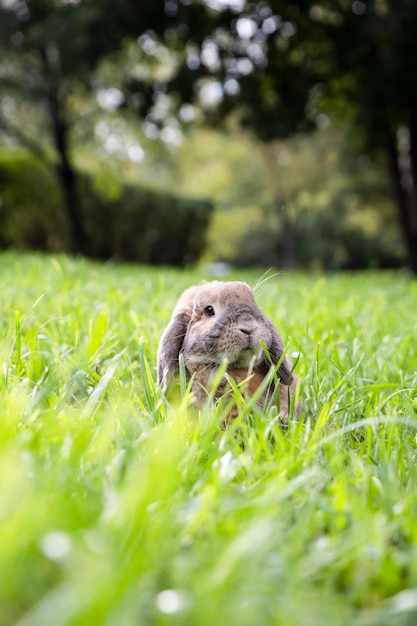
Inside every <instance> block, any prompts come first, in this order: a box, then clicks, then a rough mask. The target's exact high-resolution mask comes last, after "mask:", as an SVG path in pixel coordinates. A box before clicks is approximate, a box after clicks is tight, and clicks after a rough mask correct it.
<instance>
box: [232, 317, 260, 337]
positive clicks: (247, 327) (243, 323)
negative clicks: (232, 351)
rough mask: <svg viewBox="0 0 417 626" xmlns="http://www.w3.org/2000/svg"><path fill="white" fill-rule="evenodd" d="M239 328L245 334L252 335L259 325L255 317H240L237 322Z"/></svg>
mask: <svg viewBox="0 0 417 626" xmlns="http://www.w3.org/2000/svg"><path fill="white" fill-rule="evenodd" d="M237 327H238V329H239V330H240V332H241V333H243V334H244V335H251V334H252V333H253V332H254V331H255V330H256V327H257V324H256V322H255V320H253V319H247V318H244V319H240V320H239V321H238V324H237Z"/></svg>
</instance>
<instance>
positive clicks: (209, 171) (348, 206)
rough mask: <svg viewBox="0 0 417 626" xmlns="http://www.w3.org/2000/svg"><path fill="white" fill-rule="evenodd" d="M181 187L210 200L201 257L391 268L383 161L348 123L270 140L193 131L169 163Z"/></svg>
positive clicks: (390, 213) (393, 251)
mask: <svg viewBox="0 0 417 626" xmlns="http://www.w3.org/2000/svg"><path fill="white" fill-rule="evenodd" d="M174 175H175V177H176V181H177V182H178V185H179V189H180V190H181V192H182V193H184V194H192V193H196V191H197V190H200V191H201V192H202V193H204V195H206V196H207V197H209V198H212V199H213V201H215V202H216V210H215V213H214V215H213V220H212V223H211V225H210V228H209V233H208V246H207V252H206V257H207V258H210V259H211V260H214V259H215V260H219V259H220V260H226V261H229V262H231V263H232V264H235V265H239V266H248V265H257V266H264V267H265V266H266V267H268V266H275V267H294V266H297V267H308V268H311V267H322V268H326V269H339V268H350V269H352V268H355V269H358V268H367V267H372V266H373V267H375V266H379V267H398V266H401V265H402V264H404V262H405V253H404V246H403V245H402V241H401V233H400V231H399V228H398V224H397V221H396V215H395V207H394V205H393V203H392V198H391V190H390V187H389V184H388V182H387V180H386V178H385V177H384V166H383V164H382V163H379V162H371V161H370V160H369V159H368V158H367V157H366V155H364V154H363V153H361V151H360V150H359V149H358V146H357V145H356V144H355V141H354V138H352V129H351V126H350V125H348V124H346V125H345V126H343V127H339V128H338V127H336V126H331V127H330V128H328V129H325V130H320V131H317V132H316V133H312V134H310V135H308V136H305V135H297V136H295V137H293V138H291V139H290V140H287V141H280V142H270V143H269V144H268V145H265V144H263V143H260V142H257V141H256V140H255V139H253V138H252V139H251V138H250V136H248V135H242V134H241V133H236V132H233V130H230V132H229V133H228V134H227V135H225V134H224V133H223V134H222V133H219V132H213V131H211V132H210V131H207V130H206V131H202V130H200V131H198V132H195V133H194V134H193V135H192V136H191V137H189V138H187V140H186V141H185V142H184V145H183V146H182V147H181V149H180V150H179V152H178V154H177V158H176V160H175V168H173V176H174Z"/></svg>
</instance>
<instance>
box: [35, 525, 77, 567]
mask: <svg viewBox="0 0 417 626" xmlns="http://www.w3.org/2000/svg"><path fill="white" fill-rule="evenodd" d="M41 550H42V552H43V554H44V556H46V558H47V559H50V560H51V561H56V562H58V563H60V562H61V561H64V560H65V559H66V557H67V556H68V554H69V552H70V550H71V539H70V537H69V535H67V533H64V532H62V531H60V530H55V531H52V532H49V533H47V534H46V535H44V536H43V537H42V539H41Z"/></svg>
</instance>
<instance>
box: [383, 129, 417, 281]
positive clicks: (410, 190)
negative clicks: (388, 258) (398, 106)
mask: <svg viewBox="0 0 417 626" xmlns="http://www.w3.org/2000/svg"><path fill="white" fill-rule="evenodd" d="M386 145H387V151H388V158H389V170H390V175H391V181H392V186H393V192H394V197H395V201H396V205H397V208H398V215H399V218H400V224H401V228H402V232H403V237H404V242H405V246H406V251H407V261H408V265H409V267H410V269H411V271H412V272H413V274H415V275H417V197H416V187H415V186H414V185H413V183H412V181H410V180H409V178H408V177H407V174H406V172H404V169H403V168H402V167H401V166H400V154H399V150H398V144H397V137H396V135H395V133H394V132H393V131H392V130H391V129H388V130H387V143H386ZM410 155H411V150H410ZM410 160H411V156H410ZM409 175H410V177H411V172H409Z"/></svg>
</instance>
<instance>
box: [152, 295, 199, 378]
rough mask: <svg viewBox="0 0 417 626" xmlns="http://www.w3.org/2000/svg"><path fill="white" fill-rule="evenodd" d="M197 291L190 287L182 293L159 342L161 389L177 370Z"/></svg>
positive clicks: (158, 363) (158, 360) (158, 365)
mask: <svg viewBox="0 0 417 626" xmlns="http://www.w3.org/2000/svg"><path fill="white" fill-rule="evenodd" d="M197 289H198V287H190V288H189V289H186V291H184V293H183V294H182V296H181V297H180V299H179V300H178V302H177V305H176V307H175V309H174V312H173V313H172V317H171V320H170V322H169V324H168V326H167V327H166V329H165V330H164V332H163V334H162V337H161V340H160V342H159V347H158V357H157V369H158V385H159V386H160V387H162V388H163V389H166V387H167V385H168V382H169V379H170V378H171V377H172V376H173V374H174V373H175V372H176V370H177V369H178V358H179V355H180V352H181V348H182V344H183V341H184V337H185V334H186V332H187V328H188V324H189V322H190V319H191V315H192V312H193V303H194V295H195V292H196V291H197Z"/></svg>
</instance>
